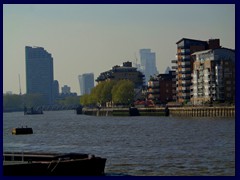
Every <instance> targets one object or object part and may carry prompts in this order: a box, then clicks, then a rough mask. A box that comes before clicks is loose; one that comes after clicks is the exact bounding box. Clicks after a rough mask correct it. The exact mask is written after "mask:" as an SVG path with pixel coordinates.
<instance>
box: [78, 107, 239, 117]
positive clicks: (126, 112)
mask: <svg viewBox="0 0 240 180" xmlns="http://www.w3.org/2000/svg"><path fill="white" fill-rule="evenodd" d="M135 109H137V111H138V114H133V115H131V113H130V109H129V108H101V109H97V108H92V109H90V108H83V109H82V114H84V115H92V116H168V115H167V114H166V112H165V108H164V107H156V108H153V107H151V108H135ZM168 109H169V116H184V117H235V106H233V107H169V108H168Z"/></svg>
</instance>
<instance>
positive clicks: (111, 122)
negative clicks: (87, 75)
mask: <svg viewBox="0 0 240 180" xmlns="http://www.w3.org/2000/svg"><path fill="white" fill-rule="evenodd" d="M26 125H27V126H28V127H32V128H33V134H32V135H17V136H16V135H12V134H11V129H12V128H15V127H21V126H26ZM3 130H4V139H3V149H4V150H5V151H48V152H79V153H90V154H95V155H97V156H101V157H105V158H107V163H106V168H105V172H106V175H107V176H126V175H131V176H181V175H184V176H185V175H187V176H188V175H235V119H233V118H199V117H197V118H182V117H181V118H177V117H152V116H151V117H95V116H85V115H76V114H75V113H74V111H46V112H44V114H43V115H28V116H26V115H25V116H24V115H23V113H21V112H16V113H4V114H3Z"/></svg>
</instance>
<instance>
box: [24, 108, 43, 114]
mask: <svg viewBox="0 0 240 180" xmlns="http://www.w3.org/2000/svg"><path fill="white" fill-rule="evenodd" d="M35 114H43V111H42V109H33V107H32V108H30V109H27V108H26V107H24V115H35Z"/></svg>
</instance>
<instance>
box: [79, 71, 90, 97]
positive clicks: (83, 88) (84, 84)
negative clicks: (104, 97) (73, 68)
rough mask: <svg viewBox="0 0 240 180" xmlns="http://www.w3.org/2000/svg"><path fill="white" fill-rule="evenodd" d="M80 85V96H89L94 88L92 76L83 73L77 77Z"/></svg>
mask: <svg viewBox="0 0 240 180" xmlns="http://www.w3.org/2000/svg"><path fill="white" fill-rule="evenodd" d="M78 80H79V85H80V95H84V94H90V93H91V90H92V88H93V87H94V74H93V73H85V74H82V75H79V76H78Z"/></svg>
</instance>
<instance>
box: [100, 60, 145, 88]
mask: <svg viewBox="0 0 240 180" xmlns="http://www.w3.org/2000/svg"><path fill="white" fill-rule="evenodd" d="M122 79H128V80H130V81H132V82H133V83H134V84H135V88H136V89H142V86H143V84H144V75H143V74H142V73H141V72H140V71H137V68H136V67H132V62H129V61H127V62H124V63H123V65H122V66H118V65H117V66H114V67H112V69H111V70H109V71H106V72H103V73H101V74H100V75H99V76H98V78H97V79H96V81H97V82H101V81H106V80H122Z"/></svg>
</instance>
